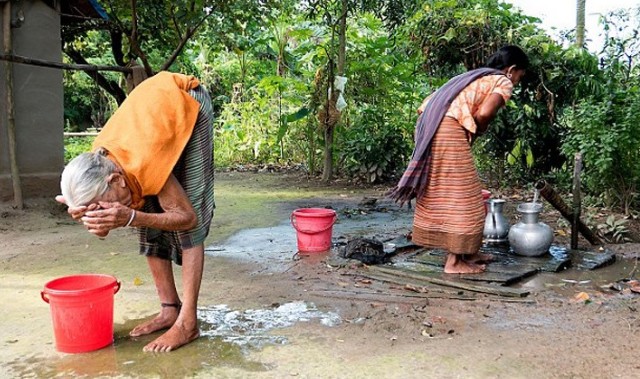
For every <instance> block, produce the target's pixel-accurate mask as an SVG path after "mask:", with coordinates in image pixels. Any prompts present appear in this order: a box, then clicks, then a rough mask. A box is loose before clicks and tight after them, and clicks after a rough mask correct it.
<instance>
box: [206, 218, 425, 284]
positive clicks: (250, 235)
mask: <svg viewBox="0 0 640 379" xmlns="http://www.w3.org/2000/svg"><path fill="white" fill-rule="evenodd" d="M412 218H413V213H412V212H411V211H408V210H406V209H399V208H397V207H396V209H394V210H393V211H387V212H377V211H376V212H368V213H366V214H358V213H355V214H353V213H344V212H338V221H337V222H336V224H335V225H334V226H333V232H332V242H333V243H334V245H335V244H336V242H337V241H346V240H349V239H351V238H353V237H369V236H371V232H372V231H382V232H381V233H384V234H385V236H388V235H393V234H394V231H396V230H398V231H399V232H398V234H402V233H406V231H407V230H409V229H410V228H411V222H412V221H411V220H412ZM400 231H401V232H400ZM297 251H298V246H297V239H296V230H295V229H294V228H293V227H292V226H291V224H290V222H289V220H286V221H283V222H282V223H281V224H279V225H276V226H273V227H268V228H256V229H244V230H241V231H239V232H238V233H236V234H234V235H232V236H231V237H229V238H228V239H227V240H225V241H223V242H222V243H220V244H214V245H210V246H208V247H207V248H206V249H205V252H206V253H207V254H208V255H211V256H216V257H226V258H233V259H242V260H247V261H250V262H252V263H253V264H256V265H257V267H261V268H262V270H268V271H270V272H281V271H283V270H286V269H288V268H290V267H291V261H292V258H295V257H297V254H296V253H297Z"/></svg>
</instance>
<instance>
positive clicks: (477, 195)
mask: <svg viewBox="0 0 640 379" xmlns="http://www.w3.org/2000/svg"><path fill="white" fill-rule="evenodd" d="M428 175H429V179H428V182H427V190H426V192H425V194H424V196H422V197H421V198H420V199H418V200H417V202H416V209H415V215H414V220H413V233H412V240H413V242H414V243H416V244H418V245H421V246H425V247H433V248H442V249H445V250H446V251H447V252H448V253H452V254H475V253H477V252H478V250H479V249H480V245H481V243H482V231H483V229H484V218H485V213H484V204H483V202H482V193H481V184H480V179H479V177H478V172H477V171H476V168H475V165H474V163H473V157H472V155H471V146H470V145H469V142H468V139H467V131H466V129H464V128H463V127H462V125H460V124H459V123H458V122H457V121H456V120H455V119H453V118H451V117H445V118H444V119H443V120H442V122H441V123H440V126H439V128H438V130H437V131H436V134H435V136H434V137H433V140H432V142H431V162H430V165H429V174H428Z"/></svg>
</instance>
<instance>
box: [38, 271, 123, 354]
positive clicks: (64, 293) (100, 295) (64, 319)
mask: <svg viewBox="0 0 640 379" xmlns="http://www.w3.org/2000/svg"><path fill="white" fill-rule="evenodd" d="M119 290H120V282H119V281H118V280H117V279H116V278H114V277H113V276H110V275H100V274H84V275H72V276H65V277H62V278H58V279H54V280H52V281H50V282H48V283H47V284H45V286H44V290H42V291H41V292H40V296H42V300H44V301H45V302H47V303H49V305H50V306H51V317H52V320H53V332H54V336H55V341H56V349H57V350H58V351H61V352H63V353H84V352H88V351H93V350H98V349H101V348H103V347H106V346H109V345H111V344H112V343H113V295H114V294H116V293H117V292H118V291H119Z"/></svg>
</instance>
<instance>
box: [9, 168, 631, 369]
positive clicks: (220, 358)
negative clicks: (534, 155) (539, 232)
mask: <svg viewBox="0 0 640 379" xmlns="http://www.w3.org/2000/svg"><path fill="white" fill-rule="evenodd" d="M384 190H385V189H384V188H380V189H376V188H365V189H362V188H356V187H352V186H349V185H341V184H340V183H338V184H337V185H334V186H332V187H324V186H322V185H318V184H316V183H313V182H309V181H307V180H306V179H305V178H304V177H301V176H299V175H297V174H295V173H292V174H283V173H278V174H254V173H224V174H220V175H218V178H217V187H216V191H217V192H216V203H217V206H218V208H217V211H216V217H215V219H214V226H213V228H212V233H211V236H210V238H209V240H208V243H207V258H206V262H205V265H206V266H205V278H204V280H203V285H202V290H201V297H200V303H199V319H200V321H201V329H202V337H201V338H200V339H198V340H197V341H195V342H194V343H192V344H190V345H188V346H186V347H184V348H181V349H178V350H177V351H175V352H172V353H170V354H148V353H142V351H141V349H142V347H143V346H144V345H145V344H146V343H147V342H148V341H149V340H151V339H153V338H155V336H147V337H144V338H137V339H132V338H130V337H128V335H127V333H128V331H129V330H130V329H131V328H133V326H135V325H136V324H137V323H138V322H140V321H141V320H144V319H146V318H148V317H151V316H152V315H153V314H154V313H155V312H157V310H158V304H157V297H156V295H155V290H154V287H153V284H152V281H151V278H150V276H149V273H148V272H147V269H146V266H145V263H144V259H143V258H141V257H140V256H138V255H137V253H136V251H137V248H136V238H135V235H134V233H133V232H132V231H131V230H124V229H123V230H118V231H116V232H115V233H112V235H110V236H109V238H107V239H105V240H98V239H97V238H95V237H93V236H91V235H89V234H88V233H86V232H84V230H83V229H82V227H80V226H79V225H77V224H74V223H73V222H71V221H70V219H69V218H68V217H67V216H66V214H65V213H64V209H61V208H60V207H59V206H57V205H56V204H55V203H54V202H53V201H52V200H49V199H47V200H43V201H34V202H31V203H29V204H28V205H29V207H28V208H27V209H26V210H25V211H16V210H13V209H11V208H10V207H8V206H3V208H2V209H0V233H1V235H0V245H1V246H2V249H1V250H0V273H1V275H2V281H1V283H0V302H1V304H3V310H2V314H3V322H2V323H0V336H1V339H0V349H1V350H2V352H3V353H2V355H1V356H0V377H3V378H5V377H6V378H50V377H51V378H53V377H64V378H80V377H82V378H87V377H88V378H93V377H114V378H115V377H117V378H177V377H197V378H212V377H216V378H218V377H219V378H225V377H226V378H254V377H255V378H286V377H293V378H297V377H300V378H371V377H382V378H424V377H432V378H533V377H536V378H614V377H619V378H636V377H640V360H639V359H638V358H637V347H636V346H637V342H638V337H639V336H638V333H639V327H640V317H639V315H638V305H639V304H638V296H640V295H638V294H636V293H635V292H634V289H635V288H636V287H635V286H634V282H633V281H632V279H635V276H636V272H637V271H636V263H637V262H636V259H635V257H636V256H637V254H638V253H637V252H638V251H639V250H640V249H639V248H638V245H636V244H625V245H616V246H609V248H610V249H611V250H613V251H615V252H616V253H617V258H618V259H617V261H616V263H614V264H612V265H610V266H607V267H604V268H601V269H598V270H594V271H586V270H577V269H575V268H570V269H568V270H564V271H562V272H560V273H538V274H536V275H534V276H531V277H529V278H526V279H524V280H522V281H521V282H519V283H517V284H514V285H512V287H513V288H526V289H529V290H530V292H531V293H530V295H529V296H527V297H525V298H522V299H507V298H502V297H499V296H491V295H487V294H478V293H470V292H469V291H464V290H457V289H451V288H443V287H438V286H425V287H424V288H419V289H416V288H415V287H411V286H407V285H403V284H398V283H390V282H383V281H377V280H371V279H368V278H367V277H366V275H367V268H366V267H363V266H362V265H359V264H358V263H357V262H353V261H344V260H341V259H339V257H337V254H338V252H339V251H340V248H341V245H343V244H344V243H346V241H348V240H350V239H352V238H356V237H362V236H365V237H371V238H377V239H380V240H390V239H391V238H393V237H397V236H401V235H403V234H406V233H408V232H409V230H410V225H411V217H412V213H411V211H410V210H408V209H406V208H405V209H398V208H397V207H395V206H394V205H392V204H388V203H385V202H384V201H382V200H380V201H378V202H377V203H376V206H374V207H370V206H366V205H363V204H364V203H363V200H365V198H367V199H370V198H379V199H381V198H382V193H384ZM325 206H331V207H333V208H334V209H336V210H337V211H338V215H339V221H338V223H337V224H336V225H335V226H334V229H333V237H334V238H333V241H334V243H335V244H336V245H338V246H337V247H336V248H334V249H333V251H332V252H331V253H329V254H312V255H308V256H304V255H302V256H301V255H299V254H296V252H297V248H296V236H295V231H294V229H293V228H292V227H291V225H290V221H289V216H290V214H291V212H292V211H293V210H295V209H298V208H306V207H325ZM543 216H544V215H543ZM546 217H547V219H546V220H545V221H547V222H549V220H553V219H554V217H556V216H555V215H553V214H552V213H549V214H547V215H546ZM561 237H562V236H557V238H556V241H554V243H556V244H557V245H559V246H563V245H564V244H566V243H567V241H566V238H565V239H563V238H561ZM583 242H584V241H583ZM88 272H95V273H105V274H111V275H114V276H116V277H117V278H118V279H119V280H120V281H121V282H122V289H121V290H120V291H119V292H118V293H117V294H116V295H115V307H114V317H115V319H114V322H115V325H114V332H115V342H114V344H113V346H110V347H108V348H105V349H102V350H98V351H95V352H91V353H85V354H63V353H58V352H56V350H55V346H54V341H53V333H52V322H51V316H50V310H49V306H48V304H46V303H45V302H43V301H42V299H41V298H40V291H41V290H42V289H43V286H44V284H45V283H46V282H47V281H49V280H51V279H54V278H56V277H59V276H64V275H72V274H77V273H88ZM177 272H178V273H179V269H178V270H177ZM178 275H179V274H178ZM515 300H518V301H515Z"/></svg>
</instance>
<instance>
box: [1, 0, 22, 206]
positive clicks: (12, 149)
mask: <svg viewBox="0 0 640 379" xmlns="http://www.w3.org/2000/svg"><path fill="white" fill-rule="evenodd" d="M2 27H3V29H2V33H3V36H4V41H3V52H4V54H6V55H11V52H12V50H13V48H12V43H11V42H12V41H11V1H7V2H5V3H4V7H3V12H2ZM4 73H5V82H6V83H5V91H6V98H5V104H6V109H7V141H8V143H9V162H10V165H11V182H12V184H13V206H14V207H15V208H18V209H22V208H24V202H23V199H22V184H21V183H20V170H19V169H18V159H17V155H16V151H17V146H16V119H15V109H14V99H13V64H12V63H11V62H9V61H5V62H4Z"/></svg>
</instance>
